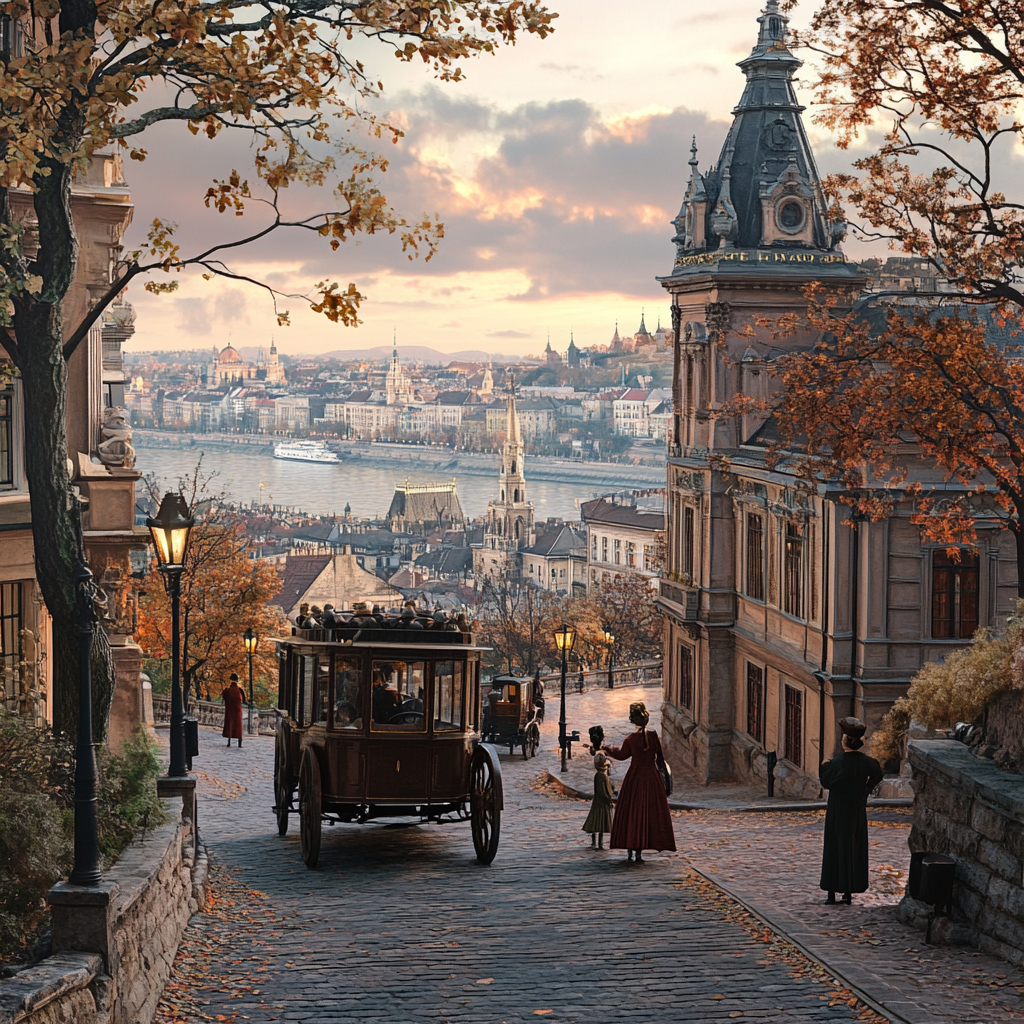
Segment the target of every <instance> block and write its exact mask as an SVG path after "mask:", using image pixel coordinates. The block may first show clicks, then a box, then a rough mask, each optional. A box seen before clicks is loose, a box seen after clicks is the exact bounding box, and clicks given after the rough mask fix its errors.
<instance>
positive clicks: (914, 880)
mask: <svg viewBox="0 0 1024 1024" xmlns="http://www.w3.org/2000/svg"><path fill="white" fill-rule="evenodd" d="M927 856H928V851H927V850H915V851H914V852H913V853H911V855H910V875H909V877H908V878H907V891H908V892H909V893H910V898H911V899H912V900H919V899H921V861H923V860H924V858H925V857H927Z"/></svg>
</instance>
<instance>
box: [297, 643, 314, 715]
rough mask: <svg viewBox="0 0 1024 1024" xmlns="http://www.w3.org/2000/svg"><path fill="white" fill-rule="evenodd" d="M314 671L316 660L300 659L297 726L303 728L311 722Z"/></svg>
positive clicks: (309, 658) (307, 657) (310, 658)
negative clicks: (300, 691) (300, 682)
mask: <svg viewBox="0 0 1024 1024" xmlns="http://www.w3.org/2000/svg"><path fill="white" fill-rule="evenodd" d="M315 669H316V658H312V657H310V656H308V655H307V656H305V657H303V659H302V669H301V672H302V675H301V677H300V678H301V680H302V694H301V696H300V698H299V699H300V704H299V725H301V726H302V727H303V728H305V727H306V726H307V725H309V723H310V722H312V721H313V672H314V671H315Z"/></svg>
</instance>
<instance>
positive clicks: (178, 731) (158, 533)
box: [146, 491, 195, 779]
mask: <svg viewBox="0 0 1024 1024" xmlns="http://www.w3.org/2000/svg"><path fill="white" fill-rule="evenodd" d="M194 524H195V520H194V519H193V518H192V515H191V513H190V512H189V508H188V505H186V504H185V499H184V498H183V497H182V496H181V495H180V494H175V493H174V492H173V491H168V492H167V493H166V494H165V495H164V497H163V500H162V501H161V502H160V511H159V512H157V514H156V516H155V517H154V518H152V519H147V520H146V525H147V526H148V527H149V532H150V535H151V536H152V538H153V546H154V547H155V548H156V559H157V563H158V564H159V566H160V572H161V573H162V574H163V578H164V586H165V587H166V588H167V593H168V595H169V596H170V599H171V763H170V766H169V767H168V769H167V774H168V776H169V777H171V778H179V779H180V778H183V777H184V776H186V775H187V774H188V772H187V770H186V768H185V705H184V702H183V701H182V698H181V674H180V660H181V636H180V628H179V621H178V620H179V617H180V615H179V612H180V604H181V574H182V573H183V572H184V571H185V554H186V552H187V551H188V540H189V534H190V533H191V531H192V527H193V525H194Z"/></svg>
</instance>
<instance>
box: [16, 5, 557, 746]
mask: <svg viewBox="0 0 1024 1024" xmlns="http://www.w3.org/2000/svg"><path fill="white" fill-rule="evenodd" d="M0 15H2V16H3V18H4V19H5V21H7V22H8V24H13V25H15V26H17V28H18V29H19V30H20V31H19V32H17V33H14V34H12V36H11V38H20V39H21V40H22V41H23V44H24V45H23V46H22V47H20V49H18V50H17V51H14V50H13V49H5V50H3V51H0V331H2V335H0V345H2V347H3V349H4V350H5V351H6V353H7V354H8V356H9V357H10V359H11V360H12V362H13V364H14V366H15V367H16V369H17V371H18V373H19V374H20V377H21V381H22V389H23V396H24V406H25V422H26V424H27V426H28V436H27V439H26V446H25V473H26V477H27V480H28V485H29V491H30V494H31V499H32V510H33V517H32V521H33V532H34V540H35V558H36V566H37V578H38V580H39V585H40V588H41V589H42V592H43V596H44V599H45V601H46V605H47V608H48V610H49V611H50V614H51V615H52V617H53V654H54V662H55V664H54V669H55V672H54V676H55V718H56V724H57V726H58V728H69V727H70V726H71V724H72V723H73V721H74V718H75V714H76V712H75V703H74V694H75V692H76V687H77V648H76V639H75V595H74V589H73V584H72V572H73V570H74V566H75V563H76V560H77V558H78V553H79V544H80V542H79V534H80V523H79V507H78V504H77V502H76V501H75V500H74V498H73V492H72V488H71V478H70V475H69V470H68V468H67V467H68V462H69V460H68V451H67V439H66V435H65V423H66V417H67V362H68V359H69V358H70V357H71V355H72V354H73V353H74V351H75V350H76V348H77V347H78V346H79V345H80V344H81V343H82V342H83V341H84V340H85V339H86V338H87V337H88V335H89V332H90V330H91V329H92V328H93V325H94V324H96V323H97V321H98V319H99V317H100V316H101V315H102V313H103V311H104V309H105V308H106V306H107V305H108V304H109V303H110V302H111V301H112V300H113V299H114V298H115V297H116V296H117V295H118V294H119V293H120V292H122V291H123V290H124V288H125V287H126V286H127V285H128V284H129V283H130V282H131V281H133V280H135V279H137V278H143V279H146V288H147V289H148V290H150V291H153V292H162V291H171V290H173V289H174V288H175V286H176V284H177V281H176V277H177V275H179V274H180V273H181V272H183V271H186V270H189V269H193V268H194V269H195V270H197V271H199V272H201V273H202V274H203V275H204V276H206V277H221V278H227V279H230V280H236V281H247V282H249V283H251V284H254V285H257V286H259V287H261V288H263V289H264V291H265V292H266V293H267V295H268V296H269V298H270V300H271V301H272V302H273V303H274V306H275V309H276V310H277V313H278V318H279V320H280V322H282V323H287V321H288V310H287V309H286V308H283V303H285V302H290V301H295V302H300V303H303V304H304V305H306V306H307V307H308V308H310V309H312V310H313V311H314V312H317V313H321V314H323V315H325V316H327V317H328V318H329V319H330V320H332V321H334V322H336V323H339V324H343V325H350V324H355V323H357V322H358V309H359V304H360V302H361V301H362V299H363V296H362V295H360V293H359V292H358V290H357V288H356V287H355V285H354V284H348V285H347V286H345V285H339V284H338V283H337V282H331V281H322V282H320V283H319V284H318V285H316V286H315V287H314V288H312V289H311V291H310V292H308V293H305V294H301V295H295V294H293V295H283V294H281V293H279V292H278V291H277V290H276V289H275V288H274V287H273V286H272V285H271V284H270V283H268V282H266V281H261V280H259V279H256V278H253V277H250V276H249V275H247V274H246V273H244V272H242V271H241V270H239V269H238V268H237V267H233V266H232V264H231V262H230V258H231V256H232V254H233V253H236V252H238V250H239V249H240V248H241V247H244V246H246V245H250V244H253V243H257V242H259V241H261V240H262V239H265V238H266V237H267V236H268V235H270V234H272V233H274V232H279V231H284V230H290V231H292V232H300V233H305V234H307V235H309V236H310V237H311V238H313V239H315V238H323V239H324V240H325V242H326V243H327V244H329V245H330V246H331V248H334V249H336V248H337V247H338V246H339V245H340V244H341V243H343V242H344V241H346V240H348V239H351V238H352V237H353V236H355V235H357V234H360V233H363V234H373V233H377V232H389V233H393V234H397V235H398V236H399V238H400V240H401V245H402V248H403V250H404V251H406V252H408V253H409V255H410V257H411V256H412V255H414V254H415V253H416V252H417V251H420V250H422V251H423V252H424V254H425V255H426V256H427V257H428V258H429V256H430V255H431V254H432V253H433V252H434V249H435V246H436V244H437V242H438V240H439V239H440V237H441V235H442V234H443V230H442V226H441V225H440V223H439V222H438V221H437V220H436V218H434V217H426V216H425V217H422V218H421V219H419V220H407V219H405V218H404V217H403V216H401V215H400V214H398V213H397V212H396V211H395V210H393V209H392V208H391V206H390V205H389V203H388V201H387V198H386V196H385V194H384V192H383V191H382V189H381V184H380V179H381V175H382V173H383V172H384V171H385V170H386V169H387V159H386V157H385V156H384V155H383V152H381V151H380V150H374V148H373V146H371V145H368V144H364V143H363V141H362V139H366V140H367V142H369V141H370V139H371V138H373V139H374V140H376V139H382V140H385V141H387V140H390V141H397V140H398V138H399V136H400V135H401V132H400V131H399V130H398V129H397V128H396V127H394V126H392V125H389V124H387V123H385V122H383V121H381V120H380V119H378V118H377V117H376V116H375V115H374V113H373V107H374V103H375V101H376V99H377V97H378V96H379V94H380V92H381V91H382V89H383V84H382V82H381V81H380V79H379V76H378V75H376V74H374V73H373V72H372V71H371V69H370V68H368V67H367V66H366V65H365V64H364V62H363V57H364V56H365V53H366V52H367V49H366V46H365V45H361V44H362V43H363V42H364V41H368V42H370V43H378V44H379V45H380V46H381V48H382V49H381V52H382V53H383V52H385V51H387V52H389V53H390V54H391V55H392V56H393V57H395V58H397V59H398V60H400V61H403V62H406V63H411V62H422V63H423V64H424V65H425V66H426V67H427V68H429V69H430V71H431V72H432V73H433V74H434V75H436V76H437V77H438V78H440V79H441V80H443V81H458V80H460V79H461V78H462V69H461V65H460V62H461V61H462V60H463V59H466V58H470V57H474V56H478V55H480V54H485V53H493V52H494V51H496V50H497V48H498V47H499V46H501V45H502V44H513V43H515V41H516V40H517V38H518V37H519V36H520V35H521V34H523V33H534V34H536V35H539V36H541V37H543V36H545V35H546V34H547V33H548V32H549V31H550V30H551V22H552V19H553V18H554V17H555V15H554V14H552V13H550V12H549V11H548V10H547V9H546V8H545V7H544V6H543V5H542V4H540V3H538V2H535V0H509V2H507V3H501V2H490V0H426V2H417V3H405V2H401V0H393V2H392V0H388V2H378V0H369V2H364V3H347V2H341V0H303V2H301V3H300V2H292V0H282V2H281V3H276V4H274V5H272V6H267V5H264V6H259V5H257V6H253V5H252V4H249V3H240V2H234V0H208V2H207V0H164V2H161V3H158V4H152V3H143V2H140V0H42V2H39V0H33V2H31V3H30V2H28V0H3V2H0ZM8 19H10V20H9V21H8ZM6 38H7V35H5V39H6ZM168 122H177V123H179V124H181V125H182V127H183V128H187V129H188V131H190V132H191V133H192V134H193V135H203V136H206V137H208V138H211V139H213V138H216V137H217V136H218V135H220V134H221V133H223V132H228V133H230V132H235V133H237V132H242V133H244V134H245V135H246V136H247V137H248V138H249V139H250V140H251V143H252V146H251V153H252V160H253V163H252V166H251V167H250V168H249V169H248V170H246V169H239V168H233V169H230V170H227V169H226V171H225V173H224V174H223V175H222V176H221V177H218V178H216V179H214V180H213V181H212V183H211V185H210V187H209V188H208V190H207V191H206V193H205V195H204V196H197V199H201V200H202V201H203V202H204V203H205V205H206V207H207V208H209V209H211V210H214V211H216V212H217V213H219V214H225V213H227V214H230V215H232V221H231V223H232V224H234V223H236V222H235V220H234V218H235V217H241V216H242V215H246V216H248V217H249V218H251V219H252V220H253V221H254V223H253V224H252V226H251V227H250V228H249V229H248V230H242V231H232V230H231V229H230V228H229V227H228V226H227V225H225V230H224V235H223V239H224V240H223V241H222V242H220V243H218V244H214V245H212V246H210V247H209V248H207V249H205V250H204V251H201V252H195V253H185V252H182V251H181V249H180V248H179V246H178V245H177V243H176V241H175V238H174V226H173V225H171V224H168V223H165V222H164V221H162V220H160V218H159V211H152V214H153V220H152V226H151V229H150V231H149V234H148V237H147V239H146V241H145V244H144V245H143V246H142V247H141V248H139V249H138V250H136V251H134V252H129V253H126V254H124V256H123V258H122V259H121V260H120V261H119V262H118V263H117V265H116V266H115V267H114V268H113V270H112V274H111V280H110V285H109V287H108V289H107V290H106V292H105V293H104V294H102V295H97V296H94V297H93V304H92V306H91V308H90V309H89V311H88V312H87V313H86V314H85V315H84V316H83V317H82V318H81V319H79V320H72V319H70V318H69V317H68V316H66V315H65V308H64V305H65V297H66V296H67V294H68V290H69V288H70V286H71V283H72V280H73V279H74V276H75V272H76V267H77V264H78V257H79V243H78V239H77V237H76V235H75V228H74V223H73V221H72V216H71V187H72V184H73V182H74V180H75V176H76V174H77V173H79V172H80V170H81V169H82V168H83V167H84V166H85V164H86V163H87V162H88V160H89V159H90V157H91V156H92V155H93V154H94V153H96V152H98V151H100V150H102V149H104V148H105V147H115V148H117V149H119V150H121V151H123V152H125V153H126V154H127V155H128V156H130V157H131V158H132V159H133V160H144V159H145V156H146V150H145V139H146V133H147V132H148V131H149V130H150V129H151V128H152V127H153V126H154V125H158V124H161V123H168ZM361 137H362V138H361ZM297 186H309V187H312V188H324V189H325V190H328V189H329V190H330V191H329V195H330V199H329V204H330V205H328V206H327V207H326V208H325V209H323V210H322V211H320V212H317V213H314V214H308V213H306V212H302V213H291V212H289V209H288V204H286V203H285V202H284V198H285V197H286V195H287V190H288V189H289V188H294V187H297ZM16 192H18V193H22V194H24V193H25V192H27V193H29V194H30V195H31V209H30V211H29V212H28V213H25V214H18V213H17V212H15V211H16V205H17V204H14V203H12V196H13V195H14V194H15V193H16ZM154 275H157V276H160V277H162V279H161V280H156V279H154ZM101 647H102V645H101ZM103 649H104V650H105V648H103ZM100 660H101V661H102V660H103V659H100ZM97 668H98V670H99V671H101V672H102V671H105V672H106V674H107V676H108V677H109V678H108V679H107V680H106V682H107V683H109V680H110V678H112V667H111V665H110V663H109V659H107V660H106V661H105V662H104V663H103V664H101V665H98V666H97ZM110 689H111V688H110V687H109V685H104V681H103V680H102V679H101V680H99V685H98V691H99V692H104V691H108V690H110ZM101 717H105V716H101Z"/></svg>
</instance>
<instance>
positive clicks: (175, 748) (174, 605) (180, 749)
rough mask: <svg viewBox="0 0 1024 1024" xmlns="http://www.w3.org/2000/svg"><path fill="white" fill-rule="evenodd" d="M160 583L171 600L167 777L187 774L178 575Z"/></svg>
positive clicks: (166, 575)
mask: <svg viewBox="0 0 1024 1024" xmlns="http://www.w3.org/2000/svg"><path fill="white" fill-rule="evenodd" d="M164 582H165V584H166V586H167V592H168V594H170V597H171V764H170V767H169V768H168V769H167V774H168V776H169V777H170V778H173V779H181V778H184V777H185V776H186V775H188V771H187V770H186V768H185V704H184V701H183V700H182V696H181V673H180V665H179V662H180V660H181V630H180V628H179V622H178V618H179V611H180V604H181V572H180V570H179V571H177V572H176V571H174V570H173V569H171V570H166V569H165V570H164Z"/></svg>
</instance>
